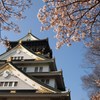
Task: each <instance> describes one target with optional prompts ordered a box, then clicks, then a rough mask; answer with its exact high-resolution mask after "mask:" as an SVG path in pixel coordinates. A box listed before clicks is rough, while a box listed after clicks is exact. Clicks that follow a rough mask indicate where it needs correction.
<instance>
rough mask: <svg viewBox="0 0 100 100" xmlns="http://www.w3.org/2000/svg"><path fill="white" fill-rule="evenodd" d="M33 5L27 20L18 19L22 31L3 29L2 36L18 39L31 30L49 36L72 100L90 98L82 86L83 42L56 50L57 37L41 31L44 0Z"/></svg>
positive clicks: (50, 32) (42, 35)
mask: <svg viewBox="0 0 100 100" xmlns="http://www.w3.org/2000/svg"><path fill="white" fill-rule="evenodd" d="M32 2H33V5H32V7H31V9H28V10H27V11H26V12H25V15H26V16H27V18H26V19H25V20H21V21H19V20H16V23H18V24H19V26H20V29H21V33H20V34H18V33H14V32H13V31H10V32H7V31H2V37H5V36H7V37H8V38H9V40H14V41H15V40H18V39H20V38H22V37H23V36H25V35H26V34H27V33H28V31H29V30H31V31H32V34H33V35H35V36H36V37H38V38H40V39H43V38H47V37H48V38H49V43H50V47H51V49H52V51H53V57H54V58H55V59H56V65H57V68H58V70H61V69H62V70H63V76H64V81H65V85H66V88H67V89H70V91H71V100H88V97H87V94H86V91H85V90H84V89H83V88H82V82H81V76H83V75H84V74H85V73H84V69H83V68H82V66H81V65H82V64H83V57H84V54H85V48H84V46H83V44H82V43H74V44H73V45H72V46H71V47H67V46H66V45H64V46H63V47H62V48H60V49H59V50H56V41H57V40H56V39H55V38H54V35H55V34H56V33H54V32H53V31H52V29H51V30H49V31H44V32H40V26H41V23H40V22H39V21H38V19H37V13H38V10H39V8H41V7H42V6H43V2H42V0H32ZM4 50H5V47H4V46H3V45H0V54H1V53H3V52H4Z"/></svg>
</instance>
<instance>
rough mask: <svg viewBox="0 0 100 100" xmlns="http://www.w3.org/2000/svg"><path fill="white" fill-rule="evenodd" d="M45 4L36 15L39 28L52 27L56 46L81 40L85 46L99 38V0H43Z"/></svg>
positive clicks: (46, 28) (47, 28) (68, 44)
mask: <svg viewBox="0 0 100 100" xmlns="http://www.w3.org/2000/svg"><path fill="white" fill-rule="evenodd" d="M43 2H44V3H45V5H44V6H43V8H41V9H40V10H39V13H38V15H37V17H38V19H39V20H40V22H41V23H42V24H43V26H42V27H41V30H42V31H43V30H49V29H50V28H53V29H54V31H55V32H56V33H57V34H56V36H55V37H56V38H57V39H58V42H57V48H60V47H61V46H62V45H63V44H67V46H70V45H71V44H72V43H73V42H77V41H83V43H84V44H85V45H87V46H90V45H91V44H92V40H94V39H96V40H100V37H98V36H97V35H95V34H100V0H43Z"/></svg>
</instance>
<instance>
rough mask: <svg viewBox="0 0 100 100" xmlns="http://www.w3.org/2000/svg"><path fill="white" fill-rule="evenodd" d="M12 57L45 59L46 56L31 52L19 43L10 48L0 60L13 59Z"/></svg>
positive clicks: (17, 58)
mask: <svg viewBox="0 0 100 100" xmlns="http://www.w3.org/2000/svg"><path fill="white" fill-rule="evenodd" d="M11 59H12V60H22V59H34V60H44V58H41V57H39V56H37V55H35V54H33V53H31V52H30V51H28V50H27V49H26V48H24V47H23V46H22V45H20V44H18V45H17V46H16V47H14V48H13V49H11V50H9V51H8V52H6V53H4V54H3V55H1V56H0V60H11Z"/></svg>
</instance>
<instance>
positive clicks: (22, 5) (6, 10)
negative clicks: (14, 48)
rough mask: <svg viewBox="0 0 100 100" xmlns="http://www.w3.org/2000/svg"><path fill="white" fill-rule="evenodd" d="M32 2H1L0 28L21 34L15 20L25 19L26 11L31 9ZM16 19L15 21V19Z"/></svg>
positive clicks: (5, 0) (24, 0)
mask: <svg viewBox="0 0 100 100" xmlns="http://www.w3.org/2000/svg"><path fill="white" fill-rule="evenodd" d="M30 5H31V0H0V28H1V30H7V31H9V30H13V31H15V32H20V29H19V26H18V25H17V24H15V23H14V20H15V19H24V18H25V16H24V15H23V12H24V10H26V8H29V7H30ZM14 18H15V19H14Z"/></svg>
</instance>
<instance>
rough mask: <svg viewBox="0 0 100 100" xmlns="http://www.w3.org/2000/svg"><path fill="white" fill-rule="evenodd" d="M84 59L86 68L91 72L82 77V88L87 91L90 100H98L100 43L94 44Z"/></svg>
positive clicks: (99, 88)
mask: <svg viewBox="0 0 100 100" xmlns="http://www.w3.org/2000/svg"><path fill="white" fill-rule="evenodd" d="M85 59H86V61H87V65H88V68H89V67H91V68H92V72H91V73H89V74H87V75H84V76H83V77H82V81H83V84H84V87H85V88H86V89H87V90H88V92H89V95H90V100H99V99H100V42H97V41H96V42H95V41H94V45H93V46H92V47H91V48H90V49H89V50H88V52H87V53H86V56H85Z"/></svg>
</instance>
